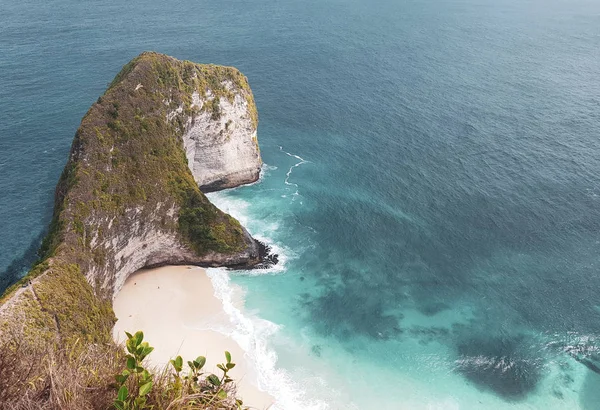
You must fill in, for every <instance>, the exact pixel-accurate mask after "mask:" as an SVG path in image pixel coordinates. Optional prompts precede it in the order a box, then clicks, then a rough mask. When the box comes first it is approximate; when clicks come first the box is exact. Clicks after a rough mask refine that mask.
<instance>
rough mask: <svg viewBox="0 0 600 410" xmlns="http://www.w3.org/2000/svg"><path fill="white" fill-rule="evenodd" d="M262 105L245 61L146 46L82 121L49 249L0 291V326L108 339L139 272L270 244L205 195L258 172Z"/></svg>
mask: <svg viewBox="0 0 600 410" xmlns="http://www.w3.org/2000/svg"><path fill="white" fill-rule="evenodd" d="M256 127H257V114H256V108H255V105H254V100H253V97H252V93H251V91H250V88H249V86H248V82H247V80H246V78H245V77H244V76H243V75H242V74H241V73H240V72H239V71H238V70H236V69H234V68H231V67H221V66H213V65H200V64H194V63H191V62H189V61H179V60H176V59H174V58H171V57H168V56H165V55H161V54H157V53H144V54H142V55H140V56H139V57H137V58H135V59H134V60H132V61H131V62H130V63H129V64H127V65H126V66H125V67H124V68H123V70H122V71H121V72H120V73H119V74H118V75H117V77H116V78H115V80H114V81H113V82H112V83H111V85H110V86H109V88H108V90H107V91H106V92H105V94H104V95H103V96H102V97H100V98H99V99H98V101H97V102H96V103H95V104H94V105H93V106H92V107H91V108H90V110H89V111H88V113H87V114H86V115H85V117H84V118H83V120H82V122H81V126H80V127H79V129H78V131H77V133H76V136H75V139H74V142H73V146H72V149H71V154H70V158H69V161H68V163H67V165H66V167H65V170H64V172H63V174H62V176H61V179H60V181H59V184H58V186H57V189H56V203H55V212H54V218H53V221H52V225H51V227H50V233H49V234H48V236H47V238H46V239H45V240H44V243H43V245H42V250H41V252H42V254H43V257H42V259H41V261H40V263H38V264H37V265H36V266H35V267H34V269H32V271H31V272H30V273H29V274H28V275H27V277H26V278H24V279H23V280H22V281H21V282H19V283H18V284H16V285H15V286H13V287H12V288H10V289H8V290H7V291H6V292H5V294H4V296H3V297H2V299H1V300H0V339H1V336H2V335H1V332H6V331H7V329H8V330H10V331H15V329H17V328H18V329H21V330H19V332H21V333H22V332H23V331H28V332H30V331H35V330H36V329H37V330H39V331H43V333H44V334H45V335H49V337H52V335H53V334H58V335H59V337H60V338H63V339H64V338H76V339H79V338H81V337H83V338H85V339H87V340H105V339H107V340H108V339H109V338H110V334H109V333H110V323H112V319H113V314H112V310H111V308H110V302H111V301H112V298H113V297H114V295H115V293H116V292H118V290H119V289H120V288H121V286H122V285H123V283H124V282H125V279H126V278H127V277H128V276H129V275H130V274H131V273H133V272H135V271H136V270H138V269H140V268H143V267H149V266H157V265H163V264H195V265H201V266H245V267H251V266H254V265H257V264H259V263H261V259H262V256H263V255H261V253H262V252H264V247H263V246H259V244H258V243H257V242H256V241H255V240H254V239H253V238H252V237H251V236H250V234H249V233H248V232H247V231H246V230H245V229H244V228H243V227H242V226H241V225H240V224H239V222H238V221H236V220H235V219H234V218H232V217H231V216H229V215H227V214H225V213H223V212H221V211H220V210H219V209H217V208H216V207H215V206H214V205H212V204H211V203H210V202H209V201H208V199H207V198H206V197H205V196H204V194H203V193H202V192H201V190H200V187H201V188H203V189H206V190H215V189H221V188H229V187H233V186H237V185H240V184H245V183H249V182H253V181H255V180H256V179H257V178H258V176H259V172H260V166H261V159H260V155H259V149H258V144H257V140H256Z"/></svg>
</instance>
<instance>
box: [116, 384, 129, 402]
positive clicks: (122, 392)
mask: <svg viewBox="0 0 600 410" xmlns="http://www.w3.org/2000/svg"><path fill="white" fill-rule="evenodd" d="M128 394H129V390H127V386H121V388H120V389H119V393H117V400H119V401H125V400H127V395H128Z"/></svg>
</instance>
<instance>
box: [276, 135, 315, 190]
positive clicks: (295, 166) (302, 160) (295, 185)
mask: <svg viewBox="0 0 600 410" xmlns="http://www.w3.org/2000/svg"><path fill="white" fill-rule="evenodd" d="M279 151H281V152H283V153H284V154H286V155H288V156H290V157H292V158H296V159H297V160H299V161H300V162H298V163H297V164H295V165H292V166H291V167H290V169H289V170H288V172H287V173H286V174H285V181H284V182H285V184H286V185H290V186H294V187H296V192H294V194H293V196H294V198H293V199H292V201H293V200H295V199H296V196H298V195H299V193H298V184H294V183H293V182H290V176H291V175H292V171H293V170H294V168H297V167H299V166H300V165H302V164H306V163H307V162H308V161H306V160H305V159H304V158H302V157H300V156H298V155H295V154H292V153H289V152H287V151H284V150H283V147H281V146H280V147H279Z"/></svg>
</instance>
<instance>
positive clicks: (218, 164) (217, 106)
mask: <svg viewBox="0 0 600 410" xmlns="http://www.w3.org/2000/svg"><path fill="white" fill-rule="evenodd" d="M224 86H225V88H226V89H227V90H229V91H230V92H233V93H234V97H233V98H231V99H227V98H225V99H223V98H219V97H215V96H214V95H212V94H207V95H206V96H205V97H204V98H202V97H200V95H199V94H198V93H194V94H193V95H192V106H193V107H198V108H200V112H199V113H198V114H197V115H195V116H193V117H192V118H190V121H191V122H190V124H189V125H188V126H187V131H186V132H185V133H184V135H183V141H184V145H185V151H186V157H187V159H188V164H189V167H190V169H191V170H192V174H193V175H194V179H195V180H196V182H197V183H198V185H200V189H202V191H204V192H208V191H216V190H219V189H223V188H231V187H235V186H238V185H240V184H245V183H248V182H254V181H256V180H257V179H258V177H259V174H260V168H261V165H262V162H261V159H260V153H259V149H258V140H257V138H256V125H257V124H256V116H255V115H252V114H251V112H252V110H251V109H250V108H249V106H251V104H252V103H251V102H250V103H249V101H248V95H246V94H245V93H246V92H245V91H244V90H240V89H239V88H237V87H236V86H235V84H233V83H232V82H229V81H227V82H225V83H224ZM207 105H210V106H211V107H213V108H212V109H211V110H202V107H205V106H207Z"/></svg>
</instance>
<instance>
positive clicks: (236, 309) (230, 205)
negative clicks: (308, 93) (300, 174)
mask: <svg viewBox="0 0 600 410" xmlns="http://www.w3.org/2000/svg"><path fill="white" fill-rule="evenodd" d="M282 151H283V150H282ZM284 152H285V151H284ZM286 154H288V155H290V156H292V157H294V158H296V159H298V160H299V161H300V162H298V163H297V164H295V165H294V166H292V167H291V168H290V170H288V172H287V173H286V178H285V181H284V182H285V185H292V186H295V187H296V194H295V195H297V193H298V185H297V184H293V183H291V182H289V177H290V175H291V172H292V170H293V169H294V168H295V167H298V166H300V165H302V164H303V163H305V162H306V161H305V160H303V159H302V158H300V157H299V156H296V155H294V154H290V153H287V152H286ZM276 169H277V168H276V167H272V166H269V165H266V164H265V165H263V172H262V173H261V179H260V180H259V181H257V182H256V183H260V182H262V181H263V178H265V177H266V176H268V175H269V174H270V171H273V170H276ZM242 189H243V188H242ZM231 192H232V190H227V191H221V192H213V193H209V194H207V197H208V198H209V199H210V201H211V202H212V203H213V204H214V205H215V206H217V207H218V208H219V209H221V210H222V211H224V212H227V213H228V214H230V215H231V216H233V217H235V218H236V219H237V220H238V221H240V223H241V224H242V225H243V226H245V227H246V229H248V231H249V232H250V233H251V234H252V236H253V237H255V238H256V239H258V240H259V241H261V242H263V243H264V244H266V245H268V246H269V247H270V248H271V252H272V253H275V254H278V258H279V261H278V263H277V265H274V266H272V267H270V268H268V269H255V270H249V271H238V272H236V274H237V275H265V274H278V273H282V272H284V271H285V270H286V264H287V262H288V261H289V260H290V259H293V258H295V257H296V254H295V252H293V251H292V250H291V249H289V248H286V247H284V246H282V245H281V244H279V243H277V242H275V241H274V240H273V239H272V237H274V236H275V233H276V232H277V231H278V230H279V229H280V226H279V223H278V220H284V218H281V217H280V218H277V219H275V217H273V218H251V216H250V208H251V204H250V203H249V202H248V201H246V200H244V199H242V198H240V197H239V196H236V195H232V194H231ZM279 216H281V215H279ZM207 273H208V276H209V277H210V279H211V281H212V283H213V286H214V288H215V296H216V297H217V298H219V299H220V300H221V301H222V302H223V309H224V310H225V312H226V313H227V315H228V316H229V318H230V321H231V327H230V328H221V329H214V330H216V331H219V332H221V333H225V334H227V335H228V336H231V337H232V338H233V339H234V340H235V341H236V342H237V343H238V344H239V345H240V346H241V347H242V349H243V350H244V351H245V352H246V356H247V358H248V359H249V362H250V363H251V364H252V367H253V370H254V371H255V372H256V373H255V376H256V377H255V378H256V380H257V381H258V384H259V385H258V387H259V388H260V389H261V390H264V391H266V392H268V393H269V394H270V395H272V396H273V397H274V398H275V399H276V403H275V405H274V406H273V407H272V409H273V410H324V409H328V408H329V406H328V405H327V404H326V403H324V402H322V401H319V400H316V399H311V398H310V397H308V394H307V391H309V389H304V388H303V386H302V385H301V384H300V383H299V381H298V380H293V379H292V377H291V375H290V373H289V372H287V371H286V370H284V369H281V368H277V360H278V357H277V353H276V352H275V351H274V349H273V348H272V347H271V346H270V343H271V342H272V341H273V338H274V337H275V336H276V335H277V334H278V332H279V330H280V328H279V326H278V325H276V324H275V323H273V322H270V321H268V320H264V319H261V318H259V317H258V316H256V315H252V314H251V313H249V312H247V311H245V310H244V290H243V289H241V288H240V287H238V286H236V285H235V284H233V283H232V282H231V278H230V272H229V271H228V270H227V269H224V268H211V269H208V270H207ZM300 379H301V380H303V381H304V382H306V383H308V384H310V385H318V384H321V385H324V384H325V381H324V380H315V377H314V375H313V376H312V377H311V378H310V379H308V378H305V377H301V378H300Z"/></svg>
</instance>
